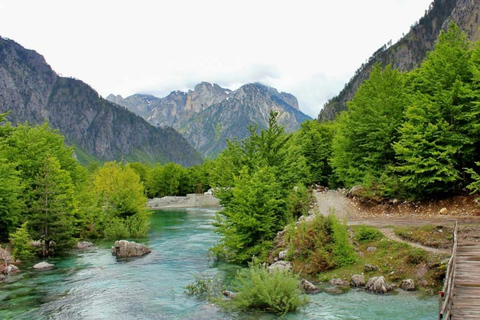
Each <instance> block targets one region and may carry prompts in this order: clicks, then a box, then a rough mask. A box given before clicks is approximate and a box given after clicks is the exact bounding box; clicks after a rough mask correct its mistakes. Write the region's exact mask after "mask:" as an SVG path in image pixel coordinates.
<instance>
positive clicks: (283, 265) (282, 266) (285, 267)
mask: <svg viewBox="0 0 480 320" xmlns="http://www.w3.org/2000/svg"><path fill="white" fill-rule="evenodd" d="M292 269H293V266H292V263H291V262H289V261H277V262H275V263H273V264H272V265H270V266H269V267H268V270H270V271H275V270H281V271H292Z"/></svg>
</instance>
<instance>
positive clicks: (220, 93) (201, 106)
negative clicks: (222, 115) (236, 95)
mask: <svg viewBox="0 0 480 320" xmlns="http://www.w3.org/2000/svg"><path fill="white" fill-rule="evenodd" d="M230 92H231V91H230V90H228V89H224V88H222V87H220V86H219V85H218V84H211V83H208V82H202V83H199V84H197V85H196V86H195V89H194V90H193V91H191V90H189V91H188V95H187V101H186V103H185V110H186V111H193V112H197V113H198V112H201V111H203V110H205V109H207V108H208V107H210V106H211V105H213V104H215V103H218V102H220V101H222V100H225V99H226V98H227V97H228V95H229V93H230Z"/></svg>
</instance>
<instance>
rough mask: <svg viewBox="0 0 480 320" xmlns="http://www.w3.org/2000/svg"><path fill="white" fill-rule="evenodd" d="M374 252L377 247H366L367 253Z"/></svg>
mask: <svg viewBox="0 0 480 320" xmlns="http://www.w3.org/2000/svg"><path fill="white" fill-rule="evenodd" d="M375 250H377V247H373V246H372V247H368V248H367V251H368V252H375Z"/></svg>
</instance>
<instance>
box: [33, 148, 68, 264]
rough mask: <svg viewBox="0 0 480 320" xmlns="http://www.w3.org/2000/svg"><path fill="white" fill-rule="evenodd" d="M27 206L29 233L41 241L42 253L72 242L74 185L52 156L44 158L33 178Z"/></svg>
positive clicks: (59, 249)
mask: <svg viewBox="0 0 480 320" xmlns="http://www.w3.org/2000/svg"><path fill="white" fill-rule="evenodd" d="M31 192H32V196H33V203H32V207H31V208H30V211H31V212H30V215H31V218H30V224H29V227H30V229H31V234H32V236H33V238H34V239H36V240H37V239H40V240H42V241H43V244H44V246H43V255H44V256H47V255H50V254H51V253H52V252H53V251H61V250H63V249H66V248H68V247H71V246H72V244H73V241H74V239H73V233H74V222H75V221H74V216H73V203H74V201H73V184H72V179H71V178H70V174H69V173H68V172H67V171H66V170H63V169H61V168H60V162H59V161H58V160H57V159H56V158H55V157H46V158H45V159H44V161H43V163H42V165H41V167H40V170H39V172H38V174H37V176H36V177H35V179H34V188H33V189H32V191H31Z"/></svg>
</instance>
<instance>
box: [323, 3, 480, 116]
mask: <svg viewBox="0 0 480 320" xmlns="http://www.w3.org/2000/svg"><path fill="white" fill-rule="evenodd" d="M479 16H480V1H478V0H435V1H433V2H432V4H431V5H430V7H429V8H428V9H427V10H425V15H424V16H423V17H422V18H420V20H419V21H418V22H416V23H414V24H413V25H412V26H411V28H410V31H409V32H408V33H407V34H406V35H405V36H404V37H403V38H402V39H400V40H399V41H398V42H397V43H395V44H393V45H390V44H388V45H387V44H386V45H384V46H382V47H381V48H379V49H378V50H377V51H376V52H375V53H374V54H373V55H372V56H371V57H370V58H369V59H368V61H366V62H365V63H364V64H363V65H362V66H360V68H359V69H358V70H357V71H356V72H355V75H354V76H353V77H352V78H351V79H350V81H349V82H348V83H347V84H345V87H344V89H343V90H342V91H340V93H339V94H338V95H337V96H335V97H333V98H332V99H330V100H329V101H328V102H327V103H326V104H325V105H324V107H323V109H322V110H321V111H320V113H319V115H318V120H319V121H330V120H333V119H335V117H336V115H337V114H338V113H340V112H342V111H344V110H346V109H347V105H346V104H347V101H349V100H351V99H352V98H353V96H354V95H355V92H357V88H358V87H359V86H360V85H361V83H362V82H363V81H364V80H365V79H367V78H368V75H369V73H370V71H371V70H372V67H373V66H374V65H375V64H377V63H381V64H382V65H383V66H386V65H388V64H391V65H392V67H393V68H396V69H399V70H401V71H411V70H412V69H414V68H415V67H418V66H419V65H420V63H421V62H422V61H423V60H424V59H425V57H426V55H427V52H428V51H430V50H433V48H434V45H435V41H436V40H437V38H438V35H439V34H440V32H441V31H442V30H446V29H447V27H448V25H449V24H450V22H452V21H453V22H455V23H456V24H457V25H458V26H459V27H460V30H462V31H464V32H465V34H466V35H467V38H468V39H470V40H471V41H476V40H478V39H479V37H480V31H479V27H480V17H479Z"/></svg>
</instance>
